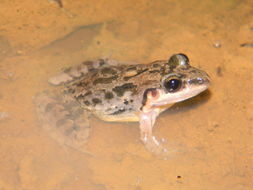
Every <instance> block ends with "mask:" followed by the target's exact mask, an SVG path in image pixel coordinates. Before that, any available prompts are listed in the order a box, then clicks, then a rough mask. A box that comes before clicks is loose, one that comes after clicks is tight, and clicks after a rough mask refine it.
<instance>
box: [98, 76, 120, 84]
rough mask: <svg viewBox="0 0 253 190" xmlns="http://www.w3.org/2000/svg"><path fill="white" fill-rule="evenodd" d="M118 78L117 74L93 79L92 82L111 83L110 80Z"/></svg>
mask: <svg viewBox="0 0 253 190" xmlns="http://www.w3.org/2000/svg"><path fill="white" fill-rule="evenodd" d="M117 78H118V76H117V75H115V76H112V77H108V78H98V79H96V80H94V81H93V84H94V85H97V84H109V83H112V81H114V80H116V79H117Z"/></svg>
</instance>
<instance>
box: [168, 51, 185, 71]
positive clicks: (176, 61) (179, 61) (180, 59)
mask: <svg viewBox="0 0 253 190" xmlns="http://www.w3.org/2000/svg"><path fill="white" fill-rule="evenodd" d="M168 64H169V65H170V66H171V67H173V68H174V67H177V66H183V67H188V66H189V59H188V57H187V56H186V55H185V54H182V53H180V54H175V55H172V56H171V57H170V59H169V61H168Z"/></svg>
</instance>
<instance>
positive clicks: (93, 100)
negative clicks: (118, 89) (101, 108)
mask: <svg viewBox="0 0 253 190" xmlns="http://www.w3.org/2000/svg"><path fill="white" fill-rule="evenodd" d="M92 102H93V104H95V105H97V104H100V103H102V101H101V100H100V99H98V98H93V99H92Z"/></svg>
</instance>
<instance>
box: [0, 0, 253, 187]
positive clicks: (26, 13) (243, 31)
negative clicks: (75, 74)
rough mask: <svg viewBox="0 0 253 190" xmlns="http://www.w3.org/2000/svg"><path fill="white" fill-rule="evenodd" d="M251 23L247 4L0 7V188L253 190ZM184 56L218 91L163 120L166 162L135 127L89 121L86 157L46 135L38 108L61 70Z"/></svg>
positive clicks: (82, 0) (83, 1)
mask: <svg viewBox="0 0 253 190" xmlns="http://www.w3.org/2000/svg"><path fill="white" fill-rule="evenodd" d="M189 2H190V3H189ZM252 20H253V3H252V1H250V0H248V1H246V0H245V1H236V0H230V1H228V0H223V1H216V0H208V1H201V2H200V1H197V0H192V1H187V0H181V1H172V0H167V1H165V0H158V1H149V0H140V1H134V0H128V1H118V0H112V1H103V0H97V1H94V0H75V1H71V0H62V6H60V4H59V1H57V0H51V1H47V0H43V1H38V2H37V1H36V2H35V1H33V0H23V1H18V0H8V1H1V2H0V189H1V190H12V189H18V190H19V189H20V190H72V189H75V190H79V189H80V190H81V189H82V190H83V189H90V190H175V189H180V190H189V189H194V190H203V189H204V190H214V189H218V190H228V189H229V190H251V189H253V138H252V137H253V136H252V135H253V131H252V127H253V95H252V94H253V73H252V71H253V45H252V44H253V21H252ZM178 52H182V53H185V54H187V55H188V56H189V58H190V60H191V64H192V65H194V66H196V67H199V68H202V69H203V70H205V71H207V72H208V73H209V75H210V76H211V78H212V85H211V87H210V88H209V90H208V91H207V92H205V93H203V94H201V95H200V96H198V97H195V98H193V99H191V100H187V101H186V102H182V103H180V104H176V105H174V107H172V109H171V110H168V111H167V112H165V113H163V114H162V115H161V116H160V117H159V119H158V120H157V123H156V128H155V131H154V133H155V135H156V136H157V137H159V138H164V139H165V140H166V147H167V148H168V149H169V151H170V152H171V153H170V156H169V157H168V158H166V159H162V158H158V157H155V156H154V155H152V154H151V153H150V152H148V151H147V150H146V149H145V148H144V146H143V144H142V143H141V141H140V140H139V129H138V124H137V123H107V122H103V121H100V120H98V119H96V118H92V120H91V124H92V127H93V128H92V133H91V136H90V139H89V142H88V143H87V144H86V145H85V147H83V148H84V149H85V150H87V151H88V152H89V153H90V154H86V153H83V152H82V151H80V150H75V149H71V148H69V147H66V146H62V145H60V144H58V143H57V142H56V141H54V140H53V139H51V138H50V135H49V134H47V132H46V131H44V130H42V129H41V128H40V124H39V123H38V120H37V116H36V114H35V107H34V102H33V98H34V96H35V95H36V94H37V93H38V92H41V91H43V90H46V89H50V87H49V86H48V84H47V79H48V78H49V77H50V76H52V75H53V74H54V73H57V72H58V71H60V70H61V69H62V68H65V67H67V66H71V65H75V64H78V63H80V62H82V61H84V60H89V59H95V58H101V57H102V58H108V57H109V58H113V59H118V60H123V61H136V62H140V63H145V62H150V61H154V60H157V59H167V58H168V57H169V56H170V55H171V54H174V53H178Z"/></svg>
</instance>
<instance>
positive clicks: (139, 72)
mask: <svg viewBox="0 0 253 190" xmlns="http://www.w3.org/2000/svg"><path fill="white" fill-rule="evenodd" d="M146 71H148V69H144V70H139V71H137V74H135V75H132V76H128V77H124V80H125V81H127V80H129V79H131V78H133V77H136V76H138V75H140V74H142V73H144V72H146Z"/></svg>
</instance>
